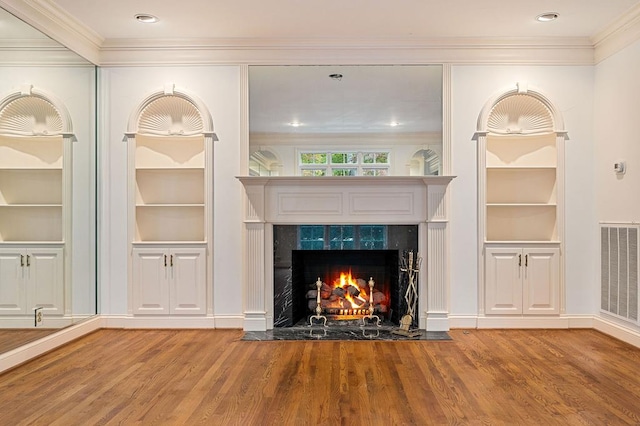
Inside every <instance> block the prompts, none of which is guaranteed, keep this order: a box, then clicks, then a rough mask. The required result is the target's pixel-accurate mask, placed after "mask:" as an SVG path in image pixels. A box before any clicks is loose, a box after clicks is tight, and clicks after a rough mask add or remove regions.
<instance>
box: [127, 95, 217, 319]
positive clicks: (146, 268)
mask: <svg viewBox="0 0 640 426" xmlns="http://www.w3.org/2000/svg"><path fill="white" fill-rule="evenodd" d="M216 140H218V139H217V137H216V134H215V133H214V131H213V121H212V119H211V115H210V114H209V111H208V109H207V108H206V106H205V105H204V103H203V102H202V101H201V100H200V99H198V98H197V97H196V96H194V95H192V94H189V93H187V92H185V91H182V90H179V89H176V88H175V87H174V86H173V85H167V86H166V87H165V88H164V90H161V91H157V92H155V93H152V94H151V95H150V96H148V97H147V98H146V99H144V100H143V101H142V102H141V103H140V105H139V106H138V107H137V108H136V110H134V111H133V112H132V113H131V116H130V118H129V123H128V126H127V132H126V133H125V142H128V154H129V205H130V206H131V207H130V208H129V236H130V237H129V241H130V244H131V247H130V248H131V250H130V253H131V254H132V258H131V262H130V275H129V276H130V286H129V289H130V297H129V301H130V304H129V313H130V314H133V315H149V314H151V315H189V316H201V315H206V314H212V306H213V303H212V300H211V299H212V294H213V292H212V289H211V288H210V287H211V286H207V285H206V283H207V282H209V283H210V282H211V281H212V262H211V253H212V247H213V246H212V239H213V229H212V228H213V213H212V203H213V147H212V143H213V141H216ZM186 271H189V272H188V273H187V272H186ZM156 275H158V276H162V277H165V280H164V281H162V280H161V282H158V280H157V279H156V278H154V276H156Z"/></svg>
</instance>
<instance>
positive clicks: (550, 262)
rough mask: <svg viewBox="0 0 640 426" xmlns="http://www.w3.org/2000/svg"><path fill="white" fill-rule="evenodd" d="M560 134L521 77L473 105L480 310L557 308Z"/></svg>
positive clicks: (545, 104)
mask: <svg viewBox="0 0 640 426" xmlns="http://www.w3.org/2000/svg"><path fill="white" fill-rule="evenodd" d="M566 139H568V136H567V132H566V130H565V129H564V121H563V118H562V115H561V114H560V112H559V111H558V109H557V108H556V107H555V105H554V104H553V103H552V102H551V101H549V99H548V98H547V97H546V96H545V95H543V94H542V93H541V92H540V91H538V90H536V89H531V88H528V87H527V85H526V84H522V83H519V84H517V85H516V86H515V87H514V88H511V89H508V90H506V91H503V92H501V93H499V94H497V95H495V96H493V97H492V98H491V99H489V100H488V101H487V103H486V104H485V105H484V107H483V108H482V110H481V112H480V115H479V117H478V123H477V131H476V133H475V135H474V140H476V141H477V143H478V243H479V247H480V248H481V249H480V250H479V262H478V264H479V280H478V281H479V287H480V288H479V313H480V317H483V316H487V317H491V316H493V315H505V316H506V315H508V316H511V317H514V316H519V317H522V318H521V319H522V320H523V321H526V320H527V315H530V316H533V315H538V316H539V315H553V316H557V315H558V314H561V313H563V312H564V284H563V266H562V252H563V250H562V249H563V241H564V142H565V140H566ZM507 277H508V278H507Z"/></svg>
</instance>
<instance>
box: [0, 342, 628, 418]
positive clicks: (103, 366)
mask: <svg viewBox="0 0 640 426" xmlns="http://www.w3.org/2000/svg"><path fill="white" fill-rule="evenodd" d="M450 334H451V337H452V338H453V340H452V341H448V342H429V341H418V342H380V341H376V342H373V341H371V342H367V341H365V342H362V341H338V342H323V341H306V342H297V341H296V342H292V341H272V342H247V341H240V338H241V336H242V332H241V331H238V330H180V331H176V330H100V331H97V332H95V333H93V334H90V335H88V336H85V337H83V338H81V339H79V340H77V341H75V342H72V343H70V344H68V345H66V346H64V347H62V348H60V349H58V350H55V351H53V352H51V353H49V354H46V355H44V356H42V357H40V358H38V359H36V360H34V361H32V362H30V363H28V364H25V365H23V366H21V367H18V368H16V369H14V370H11V371H9V372H6V373H5V374H3V375H0V425H23V424H24V425H32V424H36V425H37V424H42V425H65V426H66V425H106V424H122V425H199V424H202V425H445V424H447V425H491V424H508V425H516V424H517V425H585V424H587V425H589V424H591V425H625V424H640V368H639V366H640V349H638V348H634V347H632V346H630V345H627V344H625V343H622V342H620V341H617V340H615V339H612V338H610V337H608V336H605V335H603V334H600V333H598V332H596V331H593V330H526V331H524V330H522V331H521V330H469V331H463V330H452V331H451V333H450Z"/></svg>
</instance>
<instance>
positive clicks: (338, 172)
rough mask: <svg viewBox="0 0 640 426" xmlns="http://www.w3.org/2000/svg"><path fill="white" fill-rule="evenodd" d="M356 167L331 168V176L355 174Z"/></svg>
mask: <svg viewBox="0 0 640 426" xmlns="http://www.w3.org/2000/svg"><path fill="white" fill-rule="evenodd" d="M356 172H357V169H332V171H331V174H332V175H333V176H356V174H357V173H356Z"/></svg>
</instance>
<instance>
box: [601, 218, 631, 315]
mask: <svg viewBox="0 0 640 426" xmlns="http://www.w3.org/2000/svg"><path fill="white" fill-rule="evenodd" d="M639 228H640V225H623V224H620V225H618V224H606V225H605V224H603V225H601V227H600V260H601V275H602V277H601V286H600V291H601V293H600V309H601V311H602V312H606V313H608V314H612V315H615V316H616V317H619V318H621V319H624V320H626V321H629V322H633V323H634V324H638V323H639V322H638V304H639V300H638V233H639V232H638V231H639Z"/></svg>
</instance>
